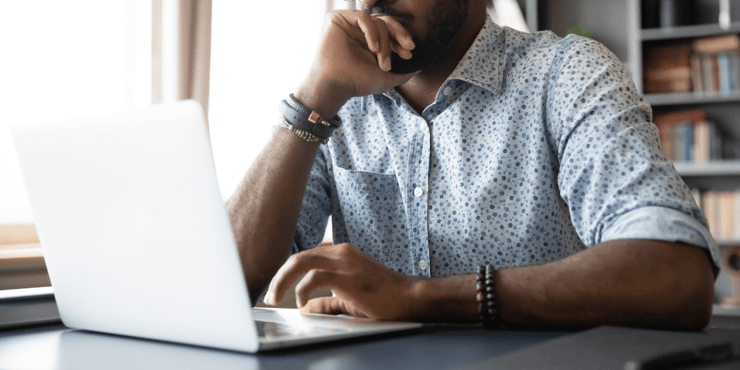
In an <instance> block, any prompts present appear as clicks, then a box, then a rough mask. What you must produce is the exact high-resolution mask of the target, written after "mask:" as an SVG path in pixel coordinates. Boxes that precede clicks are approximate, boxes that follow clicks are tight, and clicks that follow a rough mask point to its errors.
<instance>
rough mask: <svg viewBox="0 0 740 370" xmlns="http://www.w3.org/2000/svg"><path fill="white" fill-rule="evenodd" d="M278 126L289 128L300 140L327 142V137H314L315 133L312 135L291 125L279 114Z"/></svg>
mask: <svg viewBox="0 0 740 370" xmlns="http://www.w3.org/2000/svg"><path fill="white" fill-rule="evenodd" d="M278 126H280V127H282V128H287V129H288V130H290V132H292V133H294V134H295V135H296V136H298V137H299V138H301V139H302V140H304V141H308V142H309V143H321V144H326V143H328V142H329V138H326V139H322V138H319V137H316V135H314V134H312V133H310V132H306V131H303V130H301V129H299V128H297V127H295V126H293V125H291V124H290V123H289V122H288V121H287V120H286V119H285V117H283V116H280V120H279V121H278Z"/></svg>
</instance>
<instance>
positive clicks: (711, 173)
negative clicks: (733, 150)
mask: <svg viewBox="0 0 740 370" xmlns="http://www.w3.org/2000/svg"><path fill="white" fill-rule="evenodd" d="M673 166H674V167H675V168H676V171H677V172H678V174H679V175H681V176H682V177H727V176H733V177H735V176H737V177H740V160H733V161H714V162H708V163H690V162H675V163H674V164H673Z"/></svg>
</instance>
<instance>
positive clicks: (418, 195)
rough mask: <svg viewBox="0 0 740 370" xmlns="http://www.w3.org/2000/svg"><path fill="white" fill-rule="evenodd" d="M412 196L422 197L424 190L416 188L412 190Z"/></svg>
mask: <svg viewBox="0 0 740 370" xmlns="http://www.w3.org/2000/svg"><path fill="white" fill-rule="evenodd" d="M414 195H415V196H417V197H420V196H422V195H424V190H422V189H421V188H416V189H414Z"/></svg>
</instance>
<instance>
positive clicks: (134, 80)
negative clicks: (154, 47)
mask: <svg viewBox="0 0 740 370" xmlns="http://www.w3.org/2000/svg"><path fill="white" fill-rule="evenodd" d="M151 9H152V4H151V1H146V0H137V1H129V0H106V1H98V0H67V1H53V0H47V1H13V2H10V1H8V2H2V4H1V5H0V34H2V35H3V36H2V40H3V42H2V47H3V63H2V68H0V81H2V89H0V101H2V102H3V109H2V110H0V276H2V278H0V289H7V288H17V287H27V286H39V285H43V284H44V283H45V284H48V278H45V277H44V278H43V279H42V278H41V277H39V276H40V275H39V276H37V277H36V278H33V277H30V278H29V276H28V274H29V273H32V272H33V271H36V272H38V270H39V268H41V269H42V270H43V260H42V259H41V256H40V253H39V251H38V249H36V250H35V251H34V248H38V244H34V243H35V242H37V240H36V238H37V237H36V236H35V231H34V229H33V226H32V223H33V217H32V215H31V207H30V204H29V202H28V198H27V195H26V192H25V188H24V185H23V181H22V179H21V174H20V169H19V167H18V163H17V160H18V159H17V157H16V154H15V148H14V146H13V141H12V138H11V135H10V127H11V126H13V125H16V124H23V123H32V122H42V121H56V120H63V119H71V118H75V117H84V116H94V115H102V114H110V113H114V112H118V111H123V110H127V109H138V108H143V107H146V106H148V105H149V104H150V102H151V82H150V81H151V64H152V63H151V39H152V37H151V24H152V22H151ZM29 261H35V262H29ZM29 263H30V265H29ZM42 272H43V271H42ZM41 275H45V272H44V273H43V274H41ZM44 279H46V280H44Z"/></svg>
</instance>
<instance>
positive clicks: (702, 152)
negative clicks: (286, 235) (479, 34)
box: [658, 121, 722, 163]
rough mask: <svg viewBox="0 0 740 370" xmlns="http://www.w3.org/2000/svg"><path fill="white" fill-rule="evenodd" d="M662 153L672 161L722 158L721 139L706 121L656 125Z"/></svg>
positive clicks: (706, 160)
mask: <svg viewBox="0 0 740 370" xmlns="http://www.w3.org/2000/svg"><path fill="white" fill-rule="evenodd" d="M658 130H659V132H660V141H661V144H662V146H663V153H664V154H665V155H666V157H668V159H670V160H672V161H682V162H695V163H706V162H709V161H714V160H719V159H721V158H722V139H721V137H720V134H719V131H718V130H717V126H716V125H715V124H714V123H712V122H708V121H702V122H698V123H693V122H691V121H686V122H683V123H681V124H678V125H666V126H662V127H661V126H658Z"/></svg>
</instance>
